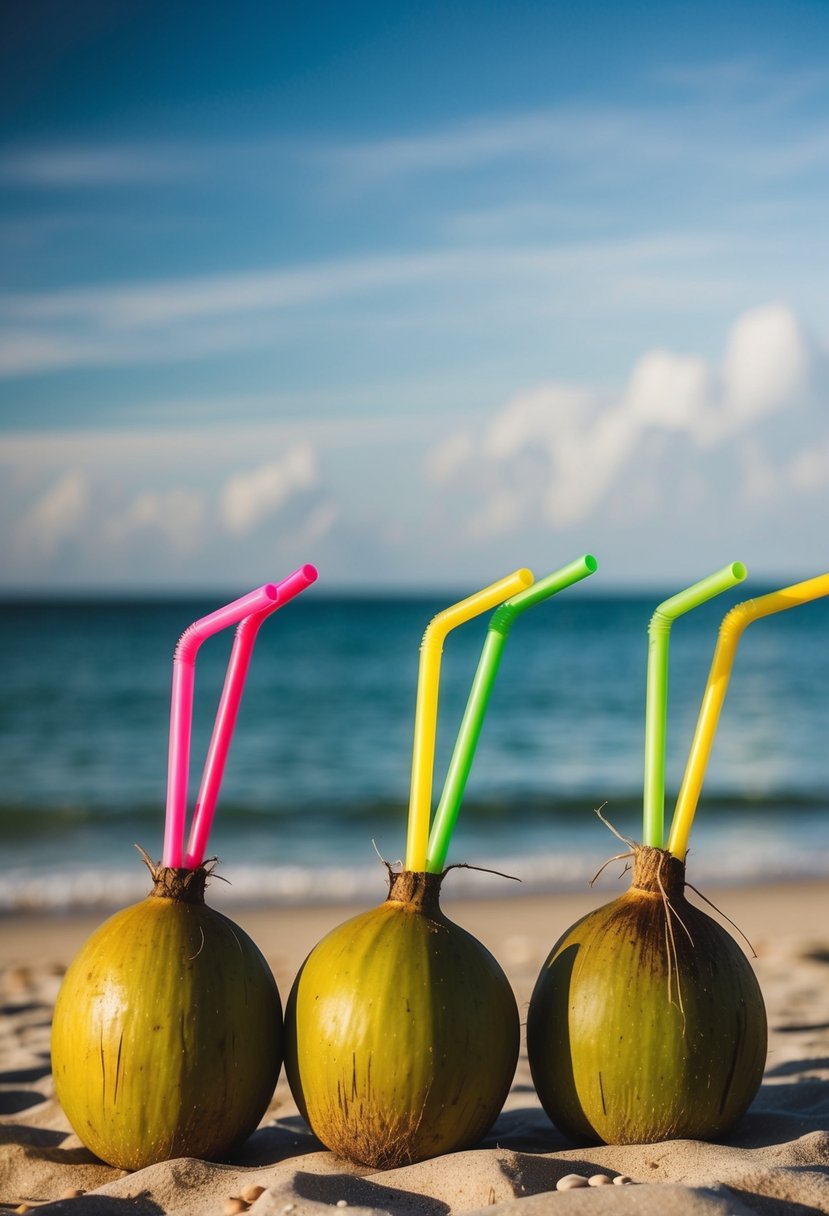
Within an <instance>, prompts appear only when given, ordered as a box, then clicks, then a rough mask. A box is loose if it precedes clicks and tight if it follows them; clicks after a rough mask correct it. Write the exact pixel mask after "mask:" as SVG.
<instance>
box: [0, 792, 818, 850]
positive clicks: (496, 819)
mask: <svg viewBox="0 0 829 1216" xmlns="http://www.w3.org/2000/svg"><path fill="white" fill-rule="evenodd" d="M670 803H671V799H670V796H669V797H668V799H667V802H666V806H670ZM516 808H520V815H521V823H520V824H519V825H517V829H516V830H520V828H521V827H522V826H524V825H528V824H533V823H538V822H547V821H548V820H550V818H553V819H564V820H567V821H568V822H571V823H572V822H573V817H574V816H578V817H583V816H584V815H585V813H586V812H589V811H594V810H597V809H601V810H602V812H603V814H605V815H606V816H609V817H610V818H611V819H612V818H613V816H614V815H618V816H619V817H624V818H627V817H630V816H635V815H640V814H641V809H642V799H641V794H638V793H633V792H629V793H622V794H618V795H615V796H613V797H610V798H608V799H607V800H606V801H603V802H601V803H597V802H596V800H595V799H593V798H590V797H588V796H587V795H586V794H585V793H580V792H573V793H568V794H567V795H566V796H562V795H559V796H557V797H554V798H550V797H546V796H542V795H539V794H537V793H526V792H522V791H516V792H514V793H510V794H509V795H507V794H504V795H500V796H492V797H488V798H471V799H467V800H466V801H465V802H464V806H463V822H464V823H467V824H480V825H482V826H483V827H486V826H487V825H497V824H499V823H509V824H511V825H512V826H513V828H516ZM703 809H704V813H705V814H706V815H709V814H711V813H712V812H713V813H716V814H717V815H720V814H722V815H727V814H729V813H731V812H735V813H739V812H740V811H744V812H745V811H748V812H750V813H751V814H752V815H762V816H764V815H770V816H772V815H780V814H786V815H790V814H793V813H797V812H803V813H806V814H808V813H810V812H812V811H825V810H826V809H827V797H826V791H825V789H819V790H818V789H816V790H813V791H812V790H804V789H790V790H785V789H774V790H770V791H762V790H758V791H750V792H744V791H737V790H720V791H717V790H713V791H710V792H709V791H706V795H705V801H704V804H701V811H702V810H703ZM405 816H406V806H405V804H404V803H403V802H395V801H391V800H388V799H379V800H366V799H364V798H341V799H340V800H339V801H338V802H336V803H335V804H333V805H332V803H331V802H330V801H326V802H325V803H320V802H315V801H313V800H304V801H294V802H291V803H290V804H272V805H269V806H266V807H265V806H260V805H256V804H239V803H237V804H235V805H234V804H233V803H229V804H224V803H223V804H222V809H221V819H222V822H225V821H227V820H230V821H232V823H233V829H234V831H245V830H250V831H261V829H262V827H263V826H264V825H266V824H268V823H269V822H276V823H278V825H279V830H280V831H281V832H284V831H285V830H286V829H287V830H290V827H291V824H292V823H295V822H297V821H298V820H301V821H302V822H303V823H304V824H306V825H307V823H308V821H309V819H310V820H315V821H317V822H318V823H319V824H320V825H322V824H326V823H327V824H330V825H331V826H332V827H333V828H334V829H335V830H336V831H337V832H340V831H342V827H343V823H344V821H347V822H348V823H350V824H354V825H358V824H362V825H368V826H370V825H371V824H378V823H379V824H384V823H396V822H404V821H405ZM163 821H164V812H163V809H159V807H158V806H157V805H152V806H151V805H149V804H135V805H127V806H121V807H112V806H106V807H104V806H97V805H94V804H93V805H88V804H86V805H79V804H73V803H66V804H61V805H54V804H48V803H47V804H44V803H26V802H24V801H14V802H7V803H2V802H0V840H24V839H26V838H27V837H32V838H37V839H40V840H43V839H44V837H46V836H48V835H50V834H61V833H65V832H73V831H75V830H76V829H78V828H80V827H90V828H93V829H95V830H106V829H107V828H110V827H115V826H117V827H118V828H119V829H123V828H125V827H126V826H129V827H130V828H136V829H144V830H145V832H150V833H151V832H153V831H156V832H159V831H160V830H161V825H162V824H163Z"/></svg>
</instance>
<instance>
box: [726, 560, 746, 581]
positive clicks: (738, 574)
mask: <svg viewBox="0 0 829 1216" xmlns="http://www.w3.org/2000/svg"><path fill="white" fill-rule="evenodd" d="M730 568H731V573H732V574H733V575H734V578H735V579H736V580H737V581H738V582H740V583H741V582H742V581H743V579H744V578H745V576H746V575H747V574H748V570H747V569H746V567H745V566H744V565H743V563H742V562H732V563H731V567H730Z"/></svg>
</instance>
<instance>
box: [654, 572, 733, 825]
mask: <svg viewBox="0 0 829 1216" xmlns="http://www.w3.org/2000/svg"><path fill="white" fill-rule="evenodd" d="M745 576H746V568H745V566H744V565H743V564H742V562H732V563H731V565H730V566H724V567H723V569H722V570H717V571H716V572H715V573H714V574H709V575H708V577H707V578H704V579H701V580H700V581H699V582H698V583H694V584H693V585H692V586H691V587H687V588H686V589H685V590H684V591H680V592H678V593H677V594H676V595H672V596H671V597H670V599H667V600H664V601H663V602H662V603H661V604H660V605H659V606H658V607H657V609H656V611H655V612H654V614H653V616H652V617H651V620H650V624H649V625H648V671H647V687H646V691H645V785H644V800H643V808H642V843H643V844H647V845H651V846H652V847H654V848H657V849H661V848H662V840H663V837H664V834H665V732H666V726H667V719H668V644H669V642H670V636H671V625H672V624H673V623H674V621H675V620H676V618H677V617H679V616H682V615H683V614H684V613H686V612H690V610H691V609H692V608H698V607H699V606H700V604H704V603H705V602H706V600H710V599H713V597H714V596H715V595H720V594H721V593H722V592H723V591H727V590H728V589H729V587H733V586H734V585H735V583H739V582H742V580H743V579H744V578H745Z"/></svg>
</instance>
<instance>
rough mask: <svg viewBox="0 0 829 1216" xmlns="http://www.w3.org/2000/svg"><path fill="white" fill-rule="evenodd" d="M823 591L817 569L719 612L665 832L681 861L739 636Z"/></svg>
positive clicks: (827, 590) (828, 589)
mask: <svg viewBox="0 0 829 1216" xmlns="http://www.w3.org/2000/svg"><path fill="white" fill-rule="evenodd" d="M823 595H829V574H821V575H819V576H818V577H817V578H810V579H807V580H806V581H805V582H803V583H794V584H793V585H792V586H791V587H784V588H783V589H782V590H781V591H772V592H771V593H770V594H769V595H761V596H760V597H759V598H758V599H756V600H745V602H744V603H742V604H736V605H735V607H733V608H732V609H731V611H730V612H728V613H726V615H725V616H724V617H723V620H722V623H721V625H720V632H719V636H718V638H717V645H716V647H715V648H714V658H713V659H712V661H711V670H710V672H709V675H708V683H707V684H706V686H705V692H704V693H703V697H702V704H701V706H700V711H699V717H698V719H697V725H696V729H695V731H694V738H693V741H692V743H691V750H690V752H689V754H688V761H687V764H686V765H685V774H684V776H683V778H682V785H681V786H680V788H679V794H678V796H677V800H676V808H675V810H674V816H673V821H672V823H671V833H670V836H669V837H668V851H669V852H670V853H673V855H674V857H678V858H679V860H680V861H684V860H685V854H686V853H687V851H688V837H689V836H690V834H691V827H692V825H693V822H694V815H695V814H696V809H697V803H698V802H699V796H700V791H701V790H702V783H703V781H704V780H705V770H706V768H707V766H708V758H709V756H710V755H711V748H712V746H713V743H714V733H715V731H716V729H717V723H718V722H719V718H720V710H721V709H722V706H723V702H724V700H725V694H726V691H727V689H728V681H729V679H730V678H731V668H732V666H733V663H734V657H735V655H736V653H737V644H738V643H739V641H740V638H741V637H742V636H743V633H744V631H745V630H746V628H747V627H748V626H749V625H750V624H751V622H752V621H756V620H759V618H760V617H764V616H771V615H772V613H774V612H785V611H786V609H788V608H796V607H797V606H798V604H807V603H808V602H809V601H810V600H816V599H819V598H820V597H821V596H823Z"/></svg>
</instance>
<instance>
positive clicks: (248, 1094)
mask: <svg viewBox="0 0 829 1216" xmlns="http://www.w3.org/2000/svg"><path fill="white" fill-rule="evenodd" d="M145 860H147V864H148V866H150V869H151V873H152V876H153V889H152V891H151V892H150V894H149V895H148V896H147V897H146V899H143V900H141V901H140V902H139V903H137V904H134V905H133V906H131V907H129V908H126V909H124V910H123V911H121V912H117V913H116V914H115V915H114V916H112V917H110V919H109V920H107V921H106V922H105V923H104V924H103V925H101V926H100V928H98V929H97V930H96V932H95V933H93V935H92V936H91V937H90V938H89V940H88V941H87V942H86V944H85V945H84V946H83V947H82V949H81V951H80V953H79V954H78V955H77V957H76V958H75V959H74V961H73V962H72V964H71V965H70V967H69V968H68V970H67V972H66V975H65V977H64V980H63V983H62V985H61V989H60V992H59V994H58V998H57V1003H56V1005H55V1012H54V1020H53V1024H52V1068H53V1073H54V1078H55V1089H56V1092H57V1096H58V1099H59V1101H60V1104H61V1106H62V1107H63V1110H64V1112H65V1114H66V1117H67V1118H68V1120H69V1122H70V1124H71V1125H72V1127H73V1129H74V1131H75V1132H76V1133H77V1135H78V1136H79V1138H80V1139H81V1140H82V1141H83V1143H84V1144H85V1145H86V1146H87V1148H89V1149H90V1150H91V1151H92V1152H93V1153H95V1154H96V1156H98V1157H100V1158H101V1159H102V1160H103V1161H106V1162H108V1163H109V1164H110V1165H114V1166H118V1167H119V1168H121V1169H128V1170H136V1169H141V1168H142V1167H144V1166H146V1165H152V1164H154V1163H155V1162H158V1161H166V1160H168V1159H171V1158H173V1157H183V1156H191V1157H207V1158H211V1157H212V1158H216V1157H222V1156H224V1155H225V1154H226V1153H228V1152H229V1151H230V1149H232V1148H233V1146H234V1145H236V1144H238V1143H239V1142H240V1141H242V1140H244V1139H245V1138H246V1137H247V1136H248V1135H249V1134H250V1133H251V1132H252V1131H253V1129H254V1128H255V1127H256V1125H257V1124H258V1122H259V1120H260V1119H261V1117H262V1115H263V1114H264V1112H265V1109H266V1108H267V1105H268V1102H269V1101H270V1098H271V1095H272V1093H273V1090H274V1087H275V1085H276V1081H277V1077H278V1075H279V1069H280V1065H281V1060H282V1008H281V1004H280V1000H279V993H278V992H277V988H276V983H275V981H274V978H273V975H272V974H271V971H270V968H269V967H268V964H267V962H266V961H265V959H264V957H263V956H262V954H261V953H260V951H259V949H258V948H257V946H256V945H255V944H254V943H253V941H251V939H250V938H249V937H248V936H247V934H246V933H244V932H243V931H242V930H241V929H240V928H239V926H238V925H235V924H234V923H233V922H232V921H231V920H229V919H228V917H226V916H223V915H222V914H221V913H220V912H217V911H215V910H214V909H213V908H210V907H208V906H207V904H205V902H204V889H205V883H206V880H207V878H208V876H209V873H210V870H209V868H208V867H205V866H199V867H198V868H197V869H193V870H185V869H173V868H165V867H161V866H153V865H152V863H150V862H149V859H146V858H145Z"/></svg>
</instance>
